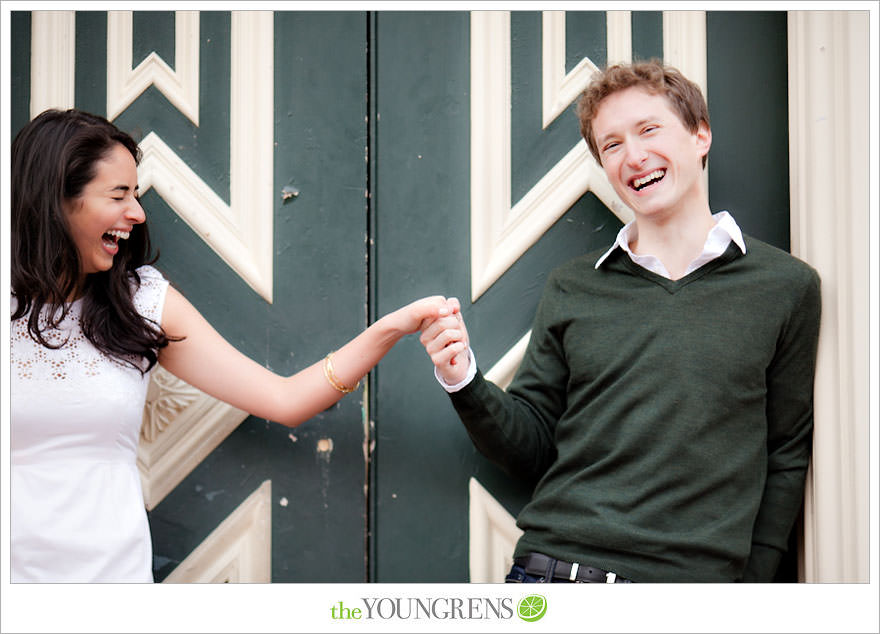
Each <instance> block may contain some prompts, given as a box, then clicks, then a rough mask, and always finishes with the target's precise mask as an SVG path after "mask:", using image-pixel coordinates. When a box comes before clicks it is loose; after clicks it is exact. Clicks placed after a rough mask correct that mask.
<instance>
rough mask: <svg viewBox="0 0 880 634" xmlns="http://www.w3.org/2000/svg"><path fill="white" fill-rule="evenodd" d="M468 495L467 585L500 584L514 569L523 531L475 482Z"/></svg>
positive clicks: (489, 494)
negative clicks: (468, 581)
mask: <svg viewBox="0 0 880 634" xmlns="http://www.w3.org/2000/svg"><path fill="white" fill-rule="evenodd" d="M468 490H469V493H470V517H469V521H470V539H469V551H470V553H469V560H470V582H471V583H503V582H504V577H505V576H506V575H507V573H508V571H509V570H510V567H511V566H512V565H513V550H514V548H515V547H516V542H517V540H519V538H520V535H522V531H521V530H520V529H519V528H517V526H516V519H515V518H514V517H513V516H512V515H511V514H510V513H508V512H507V510H506V509H505V508H504V507H503V506H501V504H499V503H498V500H496V499H495V498H494V497H492V494H491V493H489V492H488V491H487V490H486V489H485V488H484V487H483V485H481V484H480V483H479V482H478V481H477V479H476V478H471V479H470V481H469V482H468Z"/></svg>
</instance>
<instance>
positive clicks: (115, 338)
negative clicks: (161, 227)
mask: <svg viewBox="0 0 880 634" xmlns="http://www.w3.org/2000/svg"><path fill="white" fill-rule="evenodd" d="M117 144H121V145H123V146H124V147H125V149H126V150H128V151H129V152H131V155H132V156H133V157H134V160H135V163H138V162H140V150H139V148H138V146H137V143H136V142H135V141H134V139H132V138H131V136H129V135H128V134H126V133H125V132H123V131H121V130H119V128H117V127H116V126H115V125H113V124H112V123H110V122H109V121H107V119H105V118H103V117H99V116H96V115H92V114H89V113H87V112H83V111H81V110H76V109H71V110H54V109H51V110H46V111H45V112H43V113H42V114H40V115H39V116H37V117H36V118H34V119H33V120H32V121H31V122H30V123H28V124H27V125H26V126H25V127H24V128H22V130H21V131H20V132H19V133H18V135H17V136H16V138H15V140H14V141H13V142H12V157H11V160H12V170H11V171H12V225H11V230H12V231H11V233H12V235H11V243H12V265H11V274H12V293H13V294H14V295H15V298H16V301H17V306H16V309H15V311H14V312H13V313H12V319H13V320H15V319H20V318H22V317H24V316H25V315H27V314H28V312H30V315H29V317H28V333H29V334H30V336H31V337H32V338H33V339H34V340H35V341H36V342H38V343H40V344H42V345H44V346H46V347H48V348H59V347H61V346H63V345H64V344H63V343H62V344H59V345H52V344H51V343H50V342H49V341H47V339H46V338H45V337H44V335H43V332H44V330H49V329H54V328H57V327H58V325H59V324H60V323H61V321H63V320H64V318H65V316H66V315H67V313H68V310H69V308H70V307H69V304H68V303H67V302H69V301H70V298H71V297H75V296H80V297H82V331H83V335H84V336H85V337H86V338H87V339H88V340H89V341H90V342H92V344H94V346H95V347H96V348H97V349H98V350H100V351H101V352H103V353H104V354H106V355H108V356H110V357H112V358H114V359H117V360H119V361H121V362H123V363H124V364H127V365H130V366H132V367H134V368H136V369H137V370H139V371H140V372H141V373H142V374H145V373H146V372H148V371H149V370H150V369H151V368H152V367H153V366H154V365H155V364H156V362H157V361H158V351H159V350H160V349H161V348H164V347H165V346H167V345H168V343H169V341H170V340H171V339H170V338H169V337H168V336H167V335H166V334H165V332H164V331H163V330H162V327H161V326H160V325H159V324H157V323H156V322H154V321H152V320H149V319H146V318H145V317H143V316H141V315H140V313H138V311H137V310H136V309H135V307H134V303H133V300H132V297H133V294H134V289H135V288H137V287H139V286H140V277H139V276H138V274H137V272H136V271H135V269H137V268H138V267H139V266H141V265H144V264H153V263H154V262H155V261H156V260H157V259H158V253H157V254H156V256H155V257H151V247H150V237H149V233H148V231H147V225H146V223H142V224H139V225H135V227H134V228H133V229H132V231H131V233H130V236H129V238H128V240H120V241H119V252H118V253H117V254H116V256H115V257H114V258H113V266H112V268H110V270H108V271H101V272H98V273H92V274H90V275H87V276H85V281H84V282H82V281H81V277H82V267H81V264H80V258H79V253H78V251H77V248H76V244H75V243H74V241H73V238H72V237H71V234H70V230H69V226H68V221H67V216H66V214H65V212H64V209H63V205H62V203H63V202H64V201H66V200H72V199H75V198H76V197H78V196H79V195H81V194H82V191H83V188H84V187H85V186H86V185H87V184H88V183H89V182H90V181H91V180H92V179H93V178H95V175H96V171H97V168H96V163H98V162H99V161H101V160H102V159H104V158H106V157H107V156H108V155H109V154H110V152H111V151H112V150H113V148H114V147H116V145H117ZM46 307H48V309H49V310H48V311H46V313H47V315H42V314H43V312H44V311H43V309H44V308H46ZM41 315H42V320H43V323H42V324H41ZM46 319H48V321H45V320H46Z"/></svg>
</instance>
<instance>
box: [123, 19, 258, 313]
mask: <svg viewBox="0 0 880 634" xmlns="http://www.w3.org/2000/svg"><path fill="white" fill-rule="evenodd" d="M273 28H274V27H273V21H272V13H271V12H270V11H233V12H232V51H231V53H230V54H231V57H232V62H233V63H232V77H231V106H230V114H231V124H230V126H231V129H230V144H229V145H230V185H229V192H230V204H228V205H227V204H226V203H225V202H224V201H223V199H221V198H220V197H219V196H218V195H217V194H216V193H215V192H214V191H213V190H212V189H211V188H210V187H209V186H208V185H207V184H206V183H205V182H204V181H203V180H202V179H201V178H199V176H198V175H197V174H196V173H195V172H194V171H193V170H192V169H191V168H190V167H189V166H188V165H186V163H184V162H183V160H182V159H180V157H178V156H177V154H176V153H175V152H174V151H173V150H172V149H171V148H170V147H168V145H167V144H166V143H165V142H164V141H163V140H162V139H161V138H160V137H159V136H158V135H157V134H156V133H155V132H150V133H149V134H148V135H147V136H146V138H144V139H143V141H141V143H140V147H141V150H142V151H143V160H142V161H141V164H140V165H139V166H138V180H139V184H140V189H141V192H142V193H143V192H145V191H146V190H147V189H149V188H150V187H155V188H156V191H157V192H158V193H159V195H160V196H162V198H163V199H164V200H165V201H166V202H167V203H168V205H169V206H170V207H171V208H172V209H173V210H174V211H175V212H176V213H177V214H178V215H179V216H180V217H181V218H182V219H183V220H184V221H185V222H186V223H187V224H188V225H189V226H190V227H191V228H192V230H193V231H195V232H196V233H197V234H198V235H199V236H200V237H201V238H202V239H203V240H204V241H205V242H206V243H207V244H208V245H209V246H210V247H211V248H212V249H214V251H215V252H216V253H217V254H218V255H219V256H220V257H221V258H222V259H223V261H224V262H226V263H227V264H228V265H229V266H230V267H231V268H232V269H233V270H234V271H235V272H236V273H238V275H240V276H241V278H242V279H243V280H245V282H247V283H248V284H249V285H250V286H251V288H253V289H254V290H255V291H256V292H257V293H259V295H260V296H262V297H263V298H264V299H265V300H266V301H267V302H269V303H271V302H272V286H273V282H272V279H273V271H272V254H273V251H274V249H273V235H274V234H273V218H274V215H273V211H274V210H273V199H272V188H273V167H274V145H273V138H272V136H273V131H274V125H273V116H274V106H273V103H274V101H273V99H274V88H273V83H274V78H273V68H274V62H273V48H272V47H273V41H274V40H273V35H272V33H273Z"/></svg>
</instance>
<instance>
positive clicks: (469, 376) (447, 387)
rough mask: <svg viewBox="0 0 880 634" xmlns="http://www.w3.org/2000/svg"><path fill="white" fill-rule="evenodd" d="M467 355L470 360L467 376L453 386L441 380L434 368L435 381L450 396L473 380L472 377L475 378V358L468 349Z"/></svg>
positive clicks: (472, 352)
mask: <svg viewBox="0 0 880 634" xmlns="http://www.w3.org/2000/svg"><path fill="white" fill-rule="evenodd" d="M468 353H469V355H468V356H469V357H470V360H471V363H470V365H469V366H468V371H467V375H465V377H464V379H462V381H461V382H460V383H456V384H455V385H449V384H448V383H447V382H446V381H444V380H443V377H441V376H440V374H439V373H438V372H437V366H434V378H435V379H437V382H438V383H440V385H442V386H443V389H444V390H446V391H447V392H449V393H450V394H452V393H453V392H458V391H459V390H461V389H463V388H464V387H466V386H467V384H468V383H470V382H471V381H473V380H474V377H475V376H477V357H476V355H474V351H473V350H471V348H470V347H468Z"/></svg>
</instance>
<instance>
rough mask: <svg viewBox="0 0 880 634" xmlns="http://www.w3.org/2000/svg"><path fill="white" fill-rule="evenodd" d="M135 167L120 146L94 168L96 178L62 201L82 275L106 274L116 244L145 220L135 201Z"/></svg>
mask: <svg viewBox="0 0 880 634" xmlns="http://www.w3.org/2000/svg"><path fill="white" fill-rule="evenodd" d="M137 189H138V185H137V164H136V163H135V160H134V157H133V156H132V155H131V153H130V152H129V151H128V150H127V149H126V148H125V146H124V145H122V144H116V145H115V146H114V147H113V148H112V149H111V150H110V152H108V154H107V155H106V156H105V157H104V158H103V159H102V160H100V161H98V162H97V163H96V164H95V177H94V178H93V179H92V180H91V181H89V183H88V184H87V185H86V186H85V187H84V188H83V190H82V193H81V194H80V195H79V196H78V197H76V198H72V199H69V200H67V201H65V205H64V208H65V211H66V213H67V218H68V222H69V225H70V232H71V235H72V236H73V241H74V243H75V244H76V248H77V251H78V252H79V258H80V265H81V267H82V272H83V273H84V274H85V275H88V274H89V273H97V272H98V271H107V270H109V269H110V267H112V266H113V257H114V256H115V255H116V254H117V253H118V252H119V241H120V240H126V239H128V236H129V233H130V232H131V230H132V228H133V227H134V226H135V225H137V224H140V223H142V222H144V220H145V219H146V216H145V215H144V210H143V209H142V208H141V205H140V203H139V202H138V199H137Z"/></svg>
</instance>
